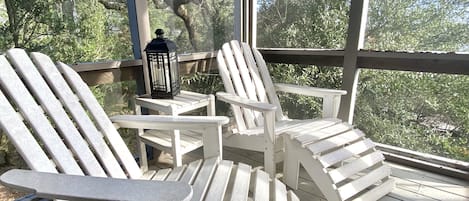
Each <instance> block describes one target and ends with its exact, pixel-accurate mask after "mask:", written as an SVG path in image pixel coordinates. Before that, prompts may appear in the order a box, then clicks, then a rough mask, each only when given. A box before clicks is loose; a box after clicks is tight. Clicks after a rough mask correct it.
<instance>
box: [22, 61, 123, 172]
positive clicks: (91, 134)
mask: <svg viewBox="0 0 469 201" xmlns="http://www.w3.org/2000/svg"><path fill="white" fill-rule="evenodd" d="M31 58H32V59H33V61H34V63H36V66H37V68H38V70H39V72H40V73H41V74H42V76H43V77H44V78H45V79H46V80H47V82H48V83H49V85H50V88H51V89H52V90H53V91H54V92H55V94H56V96H57V98H58V99H60V101H61V102H62V103H63V104H64V108H66V109H67V111H68V114H70V116H71V118H72V119H73V122H75V123H76V125H77V126H78V128H80V130H81V133H82V135H83V136H84V137H85V138H86V141H87V142H88V144H89V146H91V147H92V149H93V150H94V152H95V154H96V157H98V159H99V161H100V163H101V164H102V166H103V167H100V165H99V163H98V162H97V161H96V160H93V159H91V158H90V159H84V161H87V162H86V163H97V165H98V167H96V166H95V165H93V166H92V167H90V168H92V170H93V171H90V172H89V175H91V176H106V173H105V172H104V170H103V168H104V169H105V170H106V172H107V175H109V176H110V177H114V178H126V175H125V173H124V171H123V170H122V168H121V167H120V165H119V163H118V162H117V159H116V158H115V157H114V154H113V153H112V151H111V149H109V147H108V145H107V144H106V142H105V140H104V138H103V135H102V134H101V133H100V132H99V131H98V130H97V129H96V126H95V125H94V123H93V122H92V120H91V119H90V118H89V117H88V114H87V113H86V111H85V110H84V108H83V106H82V105H81V104H80V102H79V100H78V98H77V96H76V95H75V94H74V93H73V91H72V90H71V88H70V87H69V85H68V83H67V82H66V80H65V79H64V78H63V76H62V74H61V73H60V72H59V70H58V69H57V67H56V66H55V64H54V62H53V61H52V60H51V59H50V58H49V57H48V56H47V55H44V54H41V53H31ZM64 122H68V119H67V121H64ZM70 122H71V121H70ZM81 141H85V139H83V138H81ZM81 141H80V140H77V141H76V143H79V142H81ZM88 144H87V146H88ZM83 149H85V148H83Z"/></svg>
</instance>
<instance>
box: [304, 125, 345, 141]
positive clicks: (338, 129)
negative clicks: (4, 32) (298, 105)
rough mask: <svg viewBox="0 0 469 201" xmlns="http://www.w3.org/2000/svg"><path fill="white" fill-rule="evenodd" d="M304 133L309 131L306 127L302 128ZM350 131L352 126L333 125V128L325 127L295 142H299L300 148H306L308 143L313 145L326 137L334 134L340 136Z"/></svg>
mask: <svg viewBox="0 0 469 201" xmlns="http://www.w3.org/2000/svg"><path fill="white" fill-rule="evenodd" d="M303 129H305V130H304V131H308V130H310V129H309V128H308V127H303ZM350 129H352V126H351V125H349V124H346V123H341V124H335V125H333V126H329V127H325V128H323V129H320V130H316V131H314V132H309V133H308V134H306V135H300V136H298V137H296V141H298V142H300V144H301V145H302V146H306V145H308V144H310V143H314V142H316V141H318V140H322V139H325V138H328V137H332V136H334V135H336V134H340V133H343V132H346V131H349V130H350Z"/></svg>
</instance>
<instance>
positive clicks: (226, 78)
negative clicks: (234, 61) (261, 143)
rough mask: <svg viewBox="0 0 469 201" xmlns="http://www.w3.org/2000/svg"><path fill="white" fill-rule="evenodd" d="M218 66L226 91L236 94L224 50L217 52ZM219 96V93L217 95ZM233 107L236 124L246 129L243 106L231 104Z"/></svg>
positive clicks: (241, 128)
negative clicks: (242, 111)
mask: <svg viewBox="0 0 469 201" xmlns="http://www.w3.org/2000/svg"><path fill="white" fill-rule="evenodd" d="M217 64H218V65H217V66H218V73H219V74H220V77H221V78H222V80H223V85H224V87H225V90H226V92H228V93H230V94H236V92H235V89H234V86H233V82H232V81H231V77H230V72H229V70H228V67H227V65H226V63H225V59H224V57H223V52H222V51H218V54H217ZM217 96H218V95H217ZM231 109H232V110H233V116H234V117H235V119H236V126H237V128H238V129H239V130H246V124H245V123H244V119H243V115H242V113H241V108H240V107H239V106H236V105H233V104H231Z"/></svg>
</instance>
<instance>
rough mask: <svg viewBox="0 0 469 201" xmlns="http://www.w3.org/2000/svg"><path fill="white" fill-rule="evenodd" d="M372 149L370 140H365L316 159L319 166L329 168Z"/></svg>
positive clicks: (372, 145)
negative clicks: (319, 163)
mask: <svg viewBox="0 0 469 201" xmlns="http://www.w3.org/2000/svg"><path fill="white" fill-rule="evenodd" d="M373 147H374V144H373V142H371V140H370V139H365V140H363V141H359V142H355V143H353V144H351V145H348V146H346V147H344V148H342V149H339V150H337V151H334V152H331V153H328V154H326V155H324V156H321V157H319V158H318V160H319V161H320V162H321V164H322V165H323V166H324V167H326V168H327V167H330V166H331V165H334V164H336V163H338V162H341V161H343V160H345V159H348V158H350V157H352V156H354V155H356V154H360V153H363V152H365V151H367V150H370V149H372V148H373Z"/></svg>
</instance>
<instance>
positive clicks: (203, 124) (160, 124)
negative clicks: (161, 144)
mask: <svg viewBox="0 0 469 201" xmlns="http://www.w3.org/2000/svg"><path fill="white" fill-rule="evenodd" d="M110 119H111V121H112V122H113V123H114V124H115V125H116V126H118V127H120V128H140V129H158V130H175V129H176V130H203V129H206V128H209V127H218V126H221V125H224V124H227V123H228V121H229V119H228V117H224V116H163V115H117V116H113V117H111V118H110Z"/></svg>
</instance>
